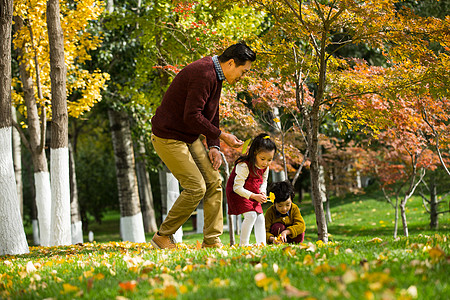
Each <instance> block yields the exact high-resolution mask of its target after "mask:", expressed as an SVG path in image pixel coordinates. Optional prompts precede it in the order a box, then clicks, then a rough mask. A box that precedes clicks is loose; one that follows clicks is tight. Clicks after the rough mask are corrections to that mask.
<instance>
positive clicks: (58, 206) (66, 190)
mask: <svg viewBox="0 0 450 300" xmlns="http://www.w3.org/2000/svg"><path fill="white" fill-rule="evenodd" d="M50 170H51V190H52V219H51V228H52V234H51V239H50V244H51V245H52V246H61V245H70V244H71V242H72V237H71V224H70V182H69V148H56V149H53V148H51V149H50Z"/></svg>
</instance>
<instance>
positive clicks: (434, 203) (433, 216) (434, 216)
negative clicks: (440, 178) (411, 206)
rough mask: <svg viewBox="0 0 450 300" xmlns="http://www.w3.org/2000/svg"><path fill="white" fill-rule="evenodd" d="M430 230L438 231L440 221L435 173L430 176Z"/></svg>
mask: <svg viewBox="0 0 450 300" xmlns="http://www.w3.org/2000/svg"><path fill="white" fill-rule="evenodd" d="M429 186H430V228H431V229H438V227H439V220H438V198H437V191H436V177H435V173H434V172H431V174H430V183H429Z"/></svg>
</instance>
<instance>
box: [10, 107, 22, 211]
mask: <svg viewBox="0 0 450 300" xmlns="http://www.w3.org/2000/svg"><path fill="white" fill-rule="evenodd" d="M11 108H12V111H11V115H12V119H13V122H15V123H17V112H16V108H15V107H14V106H12V107H11ZM12 147H13V162H14V174H15V176H16V184H17V195H18V197H19V203H20V214H21V215H22V219H23V181H22V144H21V142H20V133H19V131H18V130H17V129H14V130H13V131H12Z"/></svg>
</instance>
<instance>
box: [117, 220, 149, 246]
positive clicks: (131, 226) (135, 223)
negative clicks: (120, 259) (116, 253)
mask: <svg viewBox="0 0 450 300" xmlns="http://www.w3.org/2000/svg"><path fill="white" fill-rule="evenodd" d="M138 228H139V229H140V228H142V229H143V228H144V222H143V220H142V213H141V212H139V213H138V214H136V215H134V216H126V217H122V216H121V217H120V232H121V233H122V236H123V239H124V241H130V242H133V243H145V233H144V230H136V229H138Z"/></svg>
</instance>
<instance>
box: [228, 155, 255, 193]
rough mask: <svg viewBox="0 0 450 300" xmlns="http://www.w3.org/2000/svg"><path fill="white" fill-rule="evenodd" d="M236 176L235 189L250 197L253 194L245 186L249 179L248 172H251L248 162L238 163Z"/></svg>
mask: <svg viewBox="0 0 450 300" xmlns="http://www.w3.org/2000/svg"><path fill="white" fill-rule="evenodd" d="M235 172H236V177H235V178H234V182H233V191H234V192H235V193H236V194H238V195H239V196H241V197H244V198H246V199H250V197H251V195H252V194H253V193H252V192H250V191H249V190H246V189H245V188H244V184H245V181H246V180H247V177H248V174H249V173H250V171H249V169H248V166H247V164H246V163H238V164H237V165H236V169H235Z"/></svg>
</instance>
